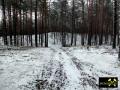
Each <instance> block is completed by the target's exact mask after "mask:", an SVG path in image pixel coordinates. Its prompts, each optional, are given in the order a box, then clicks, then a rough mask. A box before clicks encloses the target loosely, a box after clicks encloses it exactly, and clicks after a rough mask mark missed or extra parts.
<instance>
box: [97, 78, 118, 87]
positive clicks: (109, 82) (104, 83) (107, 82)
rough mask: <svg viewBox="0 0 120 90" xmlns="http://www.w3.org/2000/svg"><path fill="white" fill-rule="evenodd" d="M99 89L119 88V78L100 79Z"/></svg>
mask: <svg viewBox="0 0 120 90" xmlns="http://www.w3.org/2000/svg"><path fill="white" fill-rule="evenodd" d="M99 87H100V88H117V87H118V78H117V77H100V78H99Z"/></svg>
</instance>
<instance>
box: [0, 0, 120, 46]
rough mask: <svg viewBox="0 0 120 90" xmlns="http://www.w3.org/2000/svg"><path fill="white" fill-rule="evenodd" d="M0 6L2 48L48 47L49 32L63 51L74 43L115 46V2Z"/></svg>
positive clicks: (10, 2)
mask: <svg viewBox="0 0 120 90" xmlns="http://www.w3.org/2000/svg"><path fill="white" fill-rule="evenodd" d="M0 5H1V7H2V16H3V17H2V23H1V25H0V26H1V28H0V32H1V33H0V34H1V35H2V37H3V39H4V44H5V45H14V46H25V45H27V46H34V44H33V43H34V42H35V46H36V47H38V46H45V47H48V33H49V32H52V35H53V37H54V43H57V42H58V41H59V40H60V42H61V44H62V46H64V47H65V46H72V45H74V46H76V45H77V41H79V42H81V45H89V46H91V45H104V44H107V45H112V46H113V48H116V46H117V45H119V34H118V32H119V31H118V30H119V27H118V26H119V25H118V24H119V23H118V22H116V21H118V7H117V6H118V2H117V0H53V1H51V0H0ZM78 35H79V36H80V37H81V39H80V40H77V39H78V38H77V36H78ZM34 39H35V40H34ZM33 40H34V41H33Z"/></svg>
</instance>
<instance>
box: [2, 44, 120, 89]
mask: <svg viewBox="0 0 120 90" xmlns="http://www.w3.org/2000/svg"><path fill="white" fill-rule="evenodd" d="M104 76H108V77H112V76H113V77H118V78H120V63H119V62H118V59H117V51H116V50H113V49H111V48H110V47H108V46H101V47H99V48H96V47H91V48H89V49H87V48H86V47H82V46H79V47H61V46H58V45H53V44H51V45H50V46H49V48H41V47H39V48H29V49H27V48H26V49H22V50H5V49H3V50H0V90H120V81H119V87H118V88H116V89H99V88H98V81H99V77H104Z"/></svg>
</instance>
